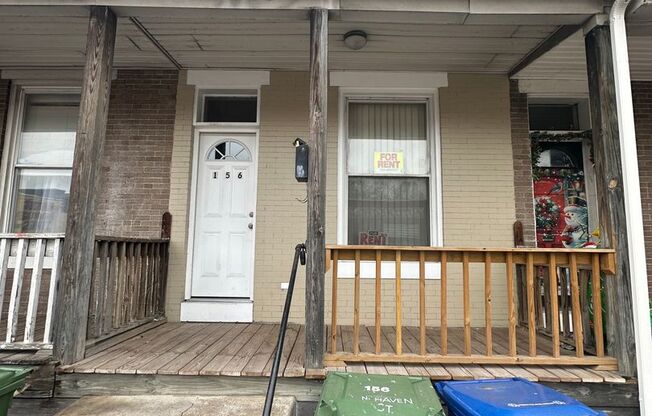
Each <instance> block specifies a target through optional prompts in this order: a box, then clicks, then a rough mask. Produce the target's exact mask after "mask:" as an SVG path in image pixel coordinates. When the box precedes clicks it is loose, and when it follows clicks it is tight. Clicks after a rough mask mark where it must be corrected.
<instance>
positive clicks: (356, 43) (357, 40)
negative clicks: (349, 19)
mask: <svg viewBox="0 0 652 416" xmlns="http://www.w3.org/2000/svg"><path fill="white" fill-rule="evenodd" d="M344 44H345V45H346V47H347V48H349V49H353V50H354V51H357V50H360V49H362V48H364V47H365V45H366V44H367V33H366V32H364V31H362V30H351V31H349V32H346V33H345V34H344Z"/></svg>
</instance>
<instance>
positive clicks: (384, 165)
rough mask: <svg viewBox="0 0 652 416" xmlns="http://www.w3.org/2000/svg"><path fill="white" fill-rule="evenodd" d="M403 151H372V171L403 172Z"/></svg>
mask: <svg viewBox="0 0 652 416" xmlns="http://www.w3.org/2000/svg"><path fill="white" fill-rule="evenodd" d="M403 170H404V169H403V152H374V173H394V174H402V173H403Z"/></svg>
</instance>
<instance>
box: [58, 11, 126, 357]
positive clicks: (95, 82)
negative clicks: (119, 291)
mask: <svg viewBox="0 0 652 416" xmlns="http://www.w3.org/2000/svg"><path fill="white" fill-rule="evenodd" d="M115 32H116V16H115V14H113V12H112V11H111V9H109V8H108V7H104V6H93V7H91V12H90V20H89V23H88V35H87V39H86V64H85V67H84V78H83V81H82V91H81V102H80V106H79V121H78V123H77V138H76V143H75V157H74V161H73V167H72V181H71V184H70V200H69V205H68V222H67V224H66V237H65V241H64V244H63V250H62V268H61V281H60V284H59V285H60V286H59V292H58V295H57V303H56V305H57V308H56V314H55V321H54V323H55V327H54V334H53V341H54V358H55V359H57V360H61V362H62V364H71V363H73V362H75V361H78V360H80V359H82V358H84V349H85V342H86V322H87V317H88V302H89V296H90V286H91V273H92V270H93V247H94V243H95V241H94V240H95V232H94V223H95V201H96V196H97V192H98V191H97V187H98V183H99V180H98V179H99V173H100V165H101V161H102V152H103V147H104V136H105V133H106V119H107V113H108V107H109V93H110V91H111V71H112V66H113V48H114V45H115Z"/></svg>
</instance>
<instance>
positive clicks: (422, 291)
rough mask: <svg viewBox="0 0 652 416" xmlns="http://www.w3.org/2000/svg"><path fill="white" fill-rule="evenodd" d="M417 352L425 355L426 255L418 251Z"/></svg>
mask: <svg viewBox="0 0 652 416" xmlns="http://www.w3.org/2000/svg"><path fill="white" fill-rule="evenodd" d="M419 353H420V354H421V355H426V257H425V253H424V252H423V251H420V252H419Z"/></svg>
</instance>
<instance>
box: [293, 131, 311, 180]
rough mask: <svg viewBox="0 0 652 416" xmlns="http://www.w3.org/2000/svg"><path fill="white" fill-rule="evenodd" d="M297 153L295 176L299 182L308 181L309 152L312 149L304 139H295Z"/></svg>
mask: <svg viewBox="0 0 652 416" xmlns="http://www.w3.org/2000/svg"><path fill="white" fill-rule="evenodd" d="M294 147H295V151H296V155H295V158H294V177H295V178H296V179H297V182H308V154H309V153H310V150H309V148H308V145H307V144H306V142H304V141H303V140H301V139H299V138H297V139H296V140H295V141H294Z"/></svg>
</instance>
